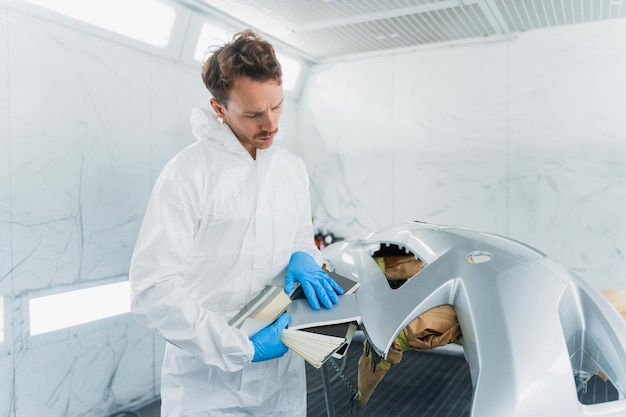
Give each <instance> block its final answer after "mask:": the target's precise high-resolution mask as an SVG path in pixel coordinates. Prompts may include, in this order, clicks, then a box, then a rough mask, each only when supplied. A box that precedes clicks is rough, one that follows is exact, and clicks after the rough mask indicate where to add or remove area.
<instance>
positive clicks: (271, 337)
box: [250, 313, 291, 362]
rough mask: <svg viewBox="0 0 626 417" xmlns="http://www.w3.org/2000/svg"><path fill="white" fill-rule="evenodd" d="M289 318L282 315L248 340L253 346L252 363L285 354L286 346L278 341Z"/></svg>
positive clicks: (286, 314)
mask: <svg viewBox="0 0 626 417" xmlns="http://www.w3.org/2000/svg"><path fill="white" fill-rule="evenodd" d="M290 320H291V317H289V314H288V313H283V314H282V315H281V316H280V317H278V318H277V319H276V321H275V322H274V323H272V324H270V325H269V326H267V327H266V328H264V329H263V330H261V331H259V332H258V333H257V334H255V335H254V336H252V337H251V338H250V341H251V342H252V344H253V345H254V358H252V362H261V361H266V360H269V359H276V358H280V357H281V356H283V355H284V354H285V353H287V350H289V349H288V348H287V346H285V345H284V344H283V342H282V341H281V340H280V335H281V333H282V332H283V330H284V329H285V328H286V327H287V325H288V324H289V321H290Z"/></svg>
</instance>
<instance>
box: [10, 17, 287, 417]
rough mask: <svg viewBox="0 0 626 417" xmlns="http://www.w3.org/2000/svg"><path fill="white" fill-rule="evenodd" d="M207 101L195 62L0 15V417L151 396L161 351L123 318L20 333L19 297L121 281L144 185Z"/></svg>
mask: <svg viewBox="0 0 626 417" xmlns="http://www.w3.org/2000/svg"><path fill="white" fill-rule="evenodd" d="M208 98H209V93H208V92H207V91H206V89H205V87H204V85H203V84H202V80H201V77H200V64H199V63H198V65H197V66H196V67H192V66H190V65H184V64H181V63H179V62H173V61H170V60H167V59H164V58H162V57H159V56H156V55H154V54H150V53H147V52H145V51H142V50H140V49H136V48H132V47H128V46H125V45H121V44H118V43H114V42H111V41H109V40H107V39H105V38H100V37H96V36H93V35H89V34H86V33H84V32H81V31H78V30H74V29H72V28H70V27H68V26H64V25H61V24H58V23H55V22H52V21H48V20H44V19H41V18H38V17H35V16H33V15H31V14H29V13H26V12H21V11H18V10H15V9H11V8H8V7H2V6H0V258H1V262H0V300H1V301H2V302H1V303H0V306H3V307H2V309H1V311H2V313H3V314H0V317H1V318H2V320H0V323H2V324H0V333H2V337H0V417H27V416H37V417H39V416H46V417H69V416H107V415H109V414H112V413H114V412H116V411H119V410H122V409H129V408H131V407H135V406H138V405H143V404H145V403H146V402H148V401H152V400H154V398H156V397H157V396H158V394H159V383H160V368H161V362H162V355H163V349H164V342H163V341H162V340H161V339H159V338H158V337H156V336H154V335H153V334H152V333H151V332H150V331H148V330H147V329H145V328H143V327H142V326H140V325H138V324H137V323H136V321H135V320H134V318H133V317H132V315H131V314H124V315H120V316H117V317H113V318H110V319H106V320H99V321H95V322H92V323H88V324H83V325H79V326H75V327H71V328H68V329H64V330H57V331H54V332H50V333H45V334H41V335H35V336H30V334H29V300H31V299H33V298H35V297H41V296H45V295H51V294H58V293H62V292H66V291H71V290H75V289H79V288H89V287H94V286H98V285H103V284H110V283H114V282H120V281H125V280H127V279H128V268H129V262H130V257H131V254H132V250H133V247H134V244H135V240H136V238H137V233H138V231H139V227H140V224H141V220H142V217H143V214H144V210H145V207H146V204H147V200H148V197H149V194H150V191H151V189H152V185H153V183H154V180H155V179H156V176H157V175H158V173H159V171H160V169H161V167H162V166H163V165H164V163H165V162H166V161H167V160H168V159H169V158H170V157H172V156H173V155H174V154H175V153H176V152H177V151H178V150H180V149H182V148H183V147H185V146H187V145H188V144H190V143H192V142H193V141H194V139H193V138H192V135H191V129H190V124H189V114H190V109H191V107H192V106H194V105H196V104H198V103H200V101H202V100H208ZM285 107H286V109H285V111H284V116H283V119H282V127H283V130H285V131H286V132H289V131H290V130H291V131H293V130H294V129H293V125H294V118H295V110H294V101H293V99H290V98H288V99H287V100H286V105H285ZM289 126H292V127H291V128H290V127H289ZM288 136H289V135H288V133H287V137H285V141H284V142H285V143H284V144H285V145H286V147H288V146H289V139H288ZM294 143H295V142H294V141H292V145H293V144H294ZM67 308H68V310H71V309H72V306H67ZM72 314H77V315H80V314H81V311H73V312H72Z"/></svg>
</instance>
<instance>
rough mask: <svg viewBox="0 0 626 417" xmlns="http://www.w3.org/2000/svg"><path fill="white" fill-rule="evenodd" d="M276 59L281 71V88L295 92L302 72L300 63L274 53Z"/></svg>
mask: <svg viewBox="0 0 626 417" xmlns="http://www.w3.org/2000/svg"><path fill="white" fill-rule="evenodd" d="M276 57H277V58H278V61H279V62H280V66H281V67H282V69H283V88H284V89H285V90H287V91H293V90H295V89H296V86H297V85H298V78H300V73H301V72H302V62H300V61H298V60H297V59H295V58H291V57H289V56H286V55H283V54H281V53H279V52H276Z"/></svg>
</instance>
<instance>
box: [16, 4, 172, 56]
mask: <svg viewBox="0 0 626 417" xmlns="http://www.w3.org/2000/svg"><path fill="white" fill-rule="evenodd" d="M26 1H27V2H29V3H32V4H35V5H37V6H39V7H42V8H44V9H48V10H52V11H55V12H57V13H60V14H63V15H66V16H69V17H71V18H73V19H77V20H81V21H83V22H86V23H89V24H91V25H94V26H98V27H100V28H103V29H106V30H109V31H111V32H115V33H119V34H120V35H124V36H127V37H129V38H133V39H136V40H138V41H141V42H145V43H148V44H151V45H154V46H157V47H159V48H164V47H166V46H167V44H168V43H169V40H170V35H171V33H172V28H173V27H174V21H175V20H176V9H175V8H174V7H173V6H171V5H169V4H166V3H164V2H162V1H159V0H133V1H128V0H107V1H94V0H90V1H89V0H26Z"/></svg>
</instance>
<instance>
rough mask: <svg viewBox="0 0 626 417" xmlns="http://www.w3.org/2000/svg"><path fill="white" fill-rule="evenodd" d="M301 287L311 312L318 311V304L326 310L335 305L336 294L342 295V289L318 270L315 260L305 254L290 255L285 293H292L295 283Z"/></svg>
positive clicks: (320, 269)
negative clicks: (311, 309)
mask: <svg viewBox="0 0 626 417" xmlns="http://www.w3.org/2000/svg"><path fill="white" fill-rule="evenodd" d="M296 281H298V282H299V283H300V285H301V286H302V290H303V291H304V295H305V296H306V298H307V300H309V303H310V304H311V307H312V308H313V310H319V309H320V302H321V303H322V305H323V306H324V307H326V308H332V307H333V303H334V304H337V302H339V299H338V298H337V294H340V295H341V294H343V289H342V288H341V287H340V286H339V284H337V283H336V282H335V281H334V280H333V279H332V278H331V277H329V276H328V274H327V273H326V272H325V271H324V270H323V269H322V268H320V267H319V266H318V265H317V263H315V259H313V257H312V256H311V255H309V254H308V253H306V252H296V253H294V254H293V255H291V259H290V260H289V266H287V275H285V292H287V293H290V292H291V291H293V287H294V286H295V282H296Z"/></svg>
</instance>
